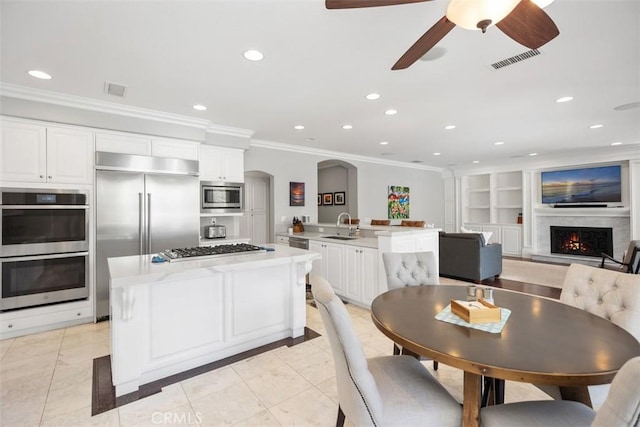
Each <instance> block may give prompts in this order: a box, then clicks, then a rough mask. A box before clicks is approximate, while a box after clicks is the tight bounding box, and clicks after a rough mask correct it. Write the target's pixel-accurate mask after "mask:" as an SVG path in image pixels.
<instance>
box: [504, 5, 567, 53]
mask: <svg viewBox="0 0 640 427" xmlns="http://www.w3.org/2000/svg"><path fill="white" fill-rule="evenodd" d="M496 26H497V27H498V28H500V30H502V32H503V33H505V34H506V35H508V36H509V37H511V38H512V39H513V40H515V41H517V42H518V43H520V44H521V45H523V46H526V47H528V48H529V49H537V48H539V47H540V46H542V45H544V44H546V43H547V42H549V41H551V40H553V39H554V38H555V37H556V36H557V35H558V34H560V31H558V27H556V24H555V23H554V22H553V20H552V19H551V18H550V17H549V15H547V13H546V12H545V11H544V10H542V9H541V8H539V7H538V5H536V4H535V3H534V2H532V1H531V0H521V1H520V3H518V5H517V6H516V7H515V8H514V9H513V11H511V13H510V14H508V15H507V16H506V17H505V18H504V19H503V20H502V21H500V22H498V23H497V24H496Z"/></svg>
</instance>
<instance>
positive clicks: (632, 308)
mask: <svg viewBox="0 0 640 427" xmlns="http://www.w3.org/2000/svg"><path fill="white" fill-rule="evenodd" d="M560 302H563V303H565V304H567V305H570V306H573V307H577V308H579V309H582V310H586V311H588V312H589V313H593V314H595V315H597V316H600V317H603V318H605V319H607V320H610V321H611V322H613V323H615V324H616V325H618V326H620V327H621V328H623V329H625V330H626V331H627V332H629V333H630V334H631V335H633V336H634V337H635V338H636V339H637V340H638V341H640V275H637V274H627V273H621V272H619V271H613V270H606V269H602V268H595V267H589V266H586V265H583V264H571V265H570V266H569V268H568V269H567V274H566V276H565V278H564V283H563V285H562V292H561V294H560ZM538 387H539V388H540V389H542V390H543V391H545V392H546V393H547V394H549V395H551V396H552V397H554V398H556V399H559V398H560V390H559V389H558V387H554V386H548V385H538ZM608 390H609V385H608V384H604V385H598V386H589V395H590V397H591V402H592V405H593V407H594V408H598V407H599V406H600V405H601V404H602V402H603V401H604V399H605V397H606V395H607V392H608Z"/></svg>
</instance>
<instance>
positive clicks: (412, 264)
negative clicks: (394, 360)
mask: <svg viewBox="0 0 640 427" xmlns="http://www.w3.org/2000/svg"><path fill="white" fill-rule="evenodd" d="M382 263H383V264H384V271H385V273H386V275H387V288H388V289H389V290H392V289H398V288H401V287H403V286H421V285H439V284H440V278H439V277H438V273H437V271H438V264H437V261H436V256H435V254H434V253H433V252H406V253H396V252H385V253H383V254H382ZM393 354H400V348H399V347H398V346H397V345H396V344H394V345H393ZM433 369H434V370H436V371H437V370H438V362H436V361H435V360H434V361H433Z"/></svg>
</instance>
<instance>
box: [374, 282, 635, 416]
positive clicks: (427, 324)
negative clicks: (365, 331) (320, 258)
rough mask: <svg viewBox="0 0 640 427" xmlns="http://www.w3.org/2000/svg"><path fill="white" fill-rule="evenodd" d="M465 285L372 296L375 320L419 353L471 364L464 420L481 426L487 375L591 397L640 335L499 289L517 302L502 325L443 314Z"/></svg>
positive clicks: (502, 301) (569, 396)
mask: <svg viewBox="0 0 640 427" xmlns="http://www.w3.org/2000/svg"><path fill="white" fill-rule="evenodd" d="M466 295H467V287H466V286H463V285H428V286H410V287H403V288H400V289H395V290H391V291H388V292H385V293H383V294H381V295H379V296H378V297H376V298H375V300H374V301H373V303H372V304H371V317H372V319H373V322H374V324H375V325H376V326H377V327H378V329H380V331H382V333H383V334H385V335H386V336H387V337H389V338H390V339H391V340H393V341H394V342H395V343H397V344H399V345H401V346H402V347H403V348H405V349H407V350H409V352H410V353H414V354H417V355H420V356H425V357H428V358H430V359H433V360H436V361H438V362H440V363H444V364H446V365H449V366H453V367H456V368H459V369H462V370H463V371H464V385H463V387H464V396H463V399H464V402H463V426H477V425H478V423H479V414H480V388H481V387H480V382H481V378H482V376H488V377H492V378H497V379H503V380H512V381H521V382H528V383H535V384H555V385H558V386H560V390H561V393H562V397H563V399H566V400H576V401H580V402H583V403H585V404H587V405H589V406H590V405H591V401H590V399H589V392H588V390H587V386H589V385H595V384H607V383H610V382H611V381H612V380H613V377H614V376H615V374H616V372H618V370H619V369H620V368H621V367H622V365H623V364H624V363H625V362H626V361H627V360H629V359H631V358H633V357H635V356H639V355H640V343H639V342H638V341H637V340H636V339H635V338H634V337H633V336H632V335H631V334H630V333H629V332H627V331H626V330H624V329H622V328H621V327H619V326H617V325H615V324H614V323H612V322H610V321H608V320H606V319H603V318H601V317H598V316H596V315H594V314H591V313H589V312H586V311H584V310H580V309H578V308H575V307H571V306H568V305H566V304H563V303H560V302H559V301H556V300H551V299H546V298H542V297H536V296H533V295H528V294H523V293H519V292H512V291H505V290H498V289H494V302H495V305H497V306H499V307H504V308H508V309H509V310H511V315H510V317H509V319H508V320H507V322H506V324H505V325H504V328H503V329H502V331H501V333H495V334H494V333H489V332H484V331H480V330H476V329H471V328H468V327H465V326H461V325H456V324H453V323H447V322H444V321H440V320H437V319H436V318H435V316H436V314H438V313H439V312H440V311H442V310H443V309H445V307H447V305H449V304H450V301H451V300H452V299H456V300H466Z"/></svg>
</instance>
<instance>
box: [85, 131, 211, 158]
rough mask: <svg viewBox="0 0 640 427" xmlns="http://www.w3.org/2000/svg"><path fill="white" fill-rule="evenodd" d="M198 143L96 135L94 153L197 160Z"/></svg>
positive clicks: (127, 135)
mask: <svg viewBox="0 0 640 427" xmlns="http://www.w3.org/2000/svg"><path fill="white" fill-rule="evenodd" d="M199 145H200V143H198V142H194V141H185V140H181V139H171V138H154V137H151V136H146V135H134V134H127V133H98V134H96V151H104V152H107V153H120V154H135V155H139V156H154V157H169V158H172V159H184V160H198V146H199Z"/></svg>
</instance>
